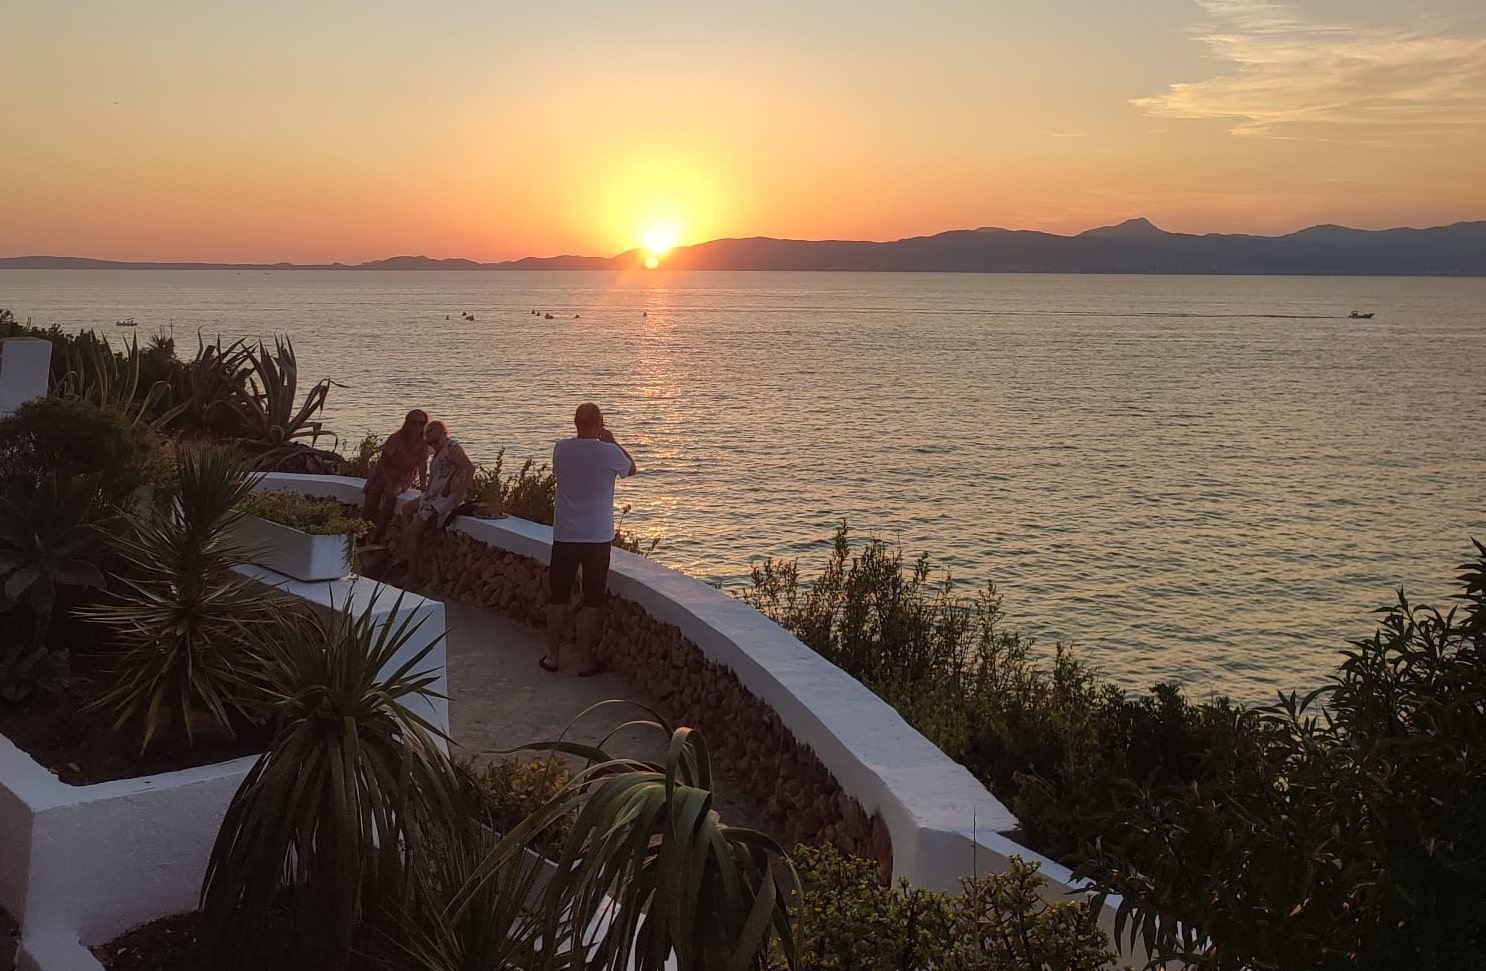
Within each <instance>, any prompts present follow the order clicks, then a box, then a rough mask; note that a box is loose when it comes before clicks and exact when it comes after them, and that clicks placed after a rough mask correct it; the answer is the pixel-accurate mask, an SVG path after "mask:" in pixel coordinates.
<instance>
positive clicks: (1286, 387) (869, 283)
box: [0, 271, 1486, 700]
mask: <svg viewBox="0 0 1486 971" xmlns="http://www.w3.org/2000/svg"><path fill="white" fill-rule="evenodd" d="M0 307H9V308H11V309H12V310H14V311H15V313H16V315H17V316H18V317H20V318H22V319H25V318H31V319H32V320H33V321H34V322H36V323H38V324H52V323H56V324H60V325H62V326H63V327H64V328H68V329H78V328H82V327H86V326H94V327H98V328H99V329H100V330H101V331H102V332H104V333H106V334H109V335H110V336H112V335H113V334H114V333H115V329H114V327H113V322H114V320H116V319H118V318H122V317H134V318H136V319H137V320H138V321H139V328H138V333H139V334H140V335H141V336H148V335H149V334H152V333H154V332H155V331H157V330H158V329H162V328H163V329H167V330H168V329H170V328H171V327H172V326H173V328H174V334H175V337H176V339H177V344H178V346H179V348H180V350H181V352H182V353H183V355H189V354H190V353H191V352H192V351H193V350H194V342H195V333H196V331H197V330H198V329H200V330H201V331H202V332H203V333H204V334H205V335H206V336H207V337H208V338H211V337H214V336H216V335H218V334H220V335H222V336H223V337H226V338H229V339H230V338H237V337H242V336H253V337H257V336H262V337H269V336H271V335H273V334H275V333H288V334H290V335H291V336H292V337H293V339H294V343H295V347H296V349H297V351H298V353H299V358H300V365H301V373H302V374H303V375H304V376H305V377H306V378H309V379H315V378H319V377H329V378H332V379H333V380H335V381H336V382H337V383H338V384H339V385H341V387H337V388H335V389H334V390H333V391H332V393H331V396H330V400H329V406H328V408H327V410H326V419H327V425H328V426H329V427H331V428H334V429H335V430H336V431H337V432H339V434H340V436H341V438H342V441H343V442H345V443H348V444H354V442H355V441H356V440H357V439H359V438H360V437H361V436H362V435H363V434H365V433H366V432H368V431H374V432H377V433H378V434H386V433H388V432H390V431H392V430H393V429H394V428H396V427H397V425H398V423H399V421H400V419H401V416H402V414H403V412H404V411H406V410H407V409H408V408H410V407H413V406H419V407H425V408H428V409H429V410H431V411H432V412H433V413H434V414H435V415H436V416H440V417H444V418H446V419H447V420H448V421H449V422H450V425H451V428H452V430H453V432H454V435H455V437H456V438H458V439H460V440H461V441H462V442H464V444H465V445H466V447H467V448H468V450H469V452H470V454H471V455H472V456H473V457H474V459H475V460H476V461H490V460H492V459H494V457H495V454H496V452H497V450H498V449H501V448H505V449H506V456H507V462H508V463H510V462H511V461H512V460H516V462H517V463H518V464H519V461H520V460H521V459H523V458H526V457H529V456H533V457H537V458H539V459H543V460H545V459H546V458H548V457H549V456H550V454H551V446H552V442H553V440H554V439H556V438H558V437H560V436H563V435H567V434H571V416H572V412H573V409H574V407H575V406H576V405H577V404H578V403H579V402H581V401H584V400H588V399H592V400H594V401H597V402H599V403H600V404H601V405H602V406H603V407H604V409H605V412H606V414H607V416H608V420H609V424H610V426H611V427H612V428H613V429H614V430H615V432H616V434H617V435H618V437H619V438H620V440H621V441H623V442H624V443H625V444H626V445H628V446H629V448H630V450H631V451H632V452H633V453H634V455H635V457H636V459H637V460H638V461H639V464H640V466H641V468H642V469H643V470H644V473H645V474H644V475H642V476H641V477H639V478H637V479H635V480H633V481H630V482H625V483H622V484H621V486H620V489H619V492H620V502H621V503H629V504H631V505H632V507H633V509H632V511H631V512H630V513H629V515H628V517H627V518H626V520H625V526H626V528H633V529H635V530H636V531H638V532H639V533H640V534H642V535H644V536H658V537H659V538H660V545H659V547H658V548H657V550H656V553H655V556H656V558H657V559H659V560H661V561H662V562H665V563H667V564H669V565H671V566H675V567H677V568H679V569H682V570H685V571H686V572H688V573H690V574H692V575H694V576H697V577H700V578H702V579H705V580H709V581H713V582H716V583H719V584H722V585H724V586H725V587H728V588H732V589H737V588H738V587H740V586H741V585H742V584H743V583H744V582H745V581H746V578H747V575H748V570H749V565H750V563H751V562H753V561H755V560H757V559H760V558H762V557H767V556H774V557H786V558H793V557H798V558H799V559H800V561H801V566H802V570H803V571H804V572H807V573H810V572H812V571H813V570H814V568H815V567H817V566H818V565H819V564H820V563H821V562H823V560H824V556H825V551H826V550H827V549H828V543H829V539H830V536H831V533H832V530H833V528H834V525H835V524H836V523H837V522H839V521H841V520H843V519H845V520H848V521H849V522H850V524H851V526H852V528H853V530H854V531H856V532H858V533H861V534H874V535H878V536H882V537H884V538H886V539H890V540H892V541H894V542H897V543H900V544H901V545H902V547H903V549H904V550H905V551H906V552H908V553H909V554H917V553H918V552H921V551H922V552H927V553H928V554H929V555H930V556H931V557H932V558H933V560H934V562H935V563H936V564H938V565H939V566H941V567H944V568H947V569H949V570H950V571H951V572H952V573H953V575H954V576H955V578H956V579H957V580H959V581H964V582H965V586H964V587H963V588H962V589H964V590H965V591H966V592H970V591H971V590H973V588H974V587H975V586H977V585H979V584H980V583H983V582H984V581H986V580H994V581H995V582H996V583H997V585H998V586H999V587H1000V589H1001V591H1002V592H1003V593H1004V594H1005V596H1006V607H1007V611H1008V614H1009V616H1010V619H1011V622H1012V623H1013V624H1014V625H1015V626H1017V627H1019V628H1020V629H1022V630H1024V631H1028V632H1031V633H1034V634H1036V635H1037V636H1038V638H1039V641H1040V642H1041V643H1042V644H1043V645H1044V646H1047V647H1051V645H1052V644H1053V643H1054V642H1058V641H1061V642H1068V643H1072V644H1073V645H1074V646H1075V648H1077V649H1079V650H1080V651H1081V652H1082V653H1083V654H1084V655H1085V656H1086V657H1088V658H1090V659H1092V660H1093V661H1095V662H1096V663H1097V664H1098V665H1099V666H1100V667H1102V668H1103V669H1104V671H1105V672H1106V673H1107V674H1109V675H1110V676H1111V677H1112V678H1113V679H1115V680H1116V681H1118V682H1120V683H1123V684H1125V685H1127V686H1129V687H1131V688H1144V687H1146V686H1148V685H1149V684H1150V683H1151V682H1153V681H1156V680H1158V679H1174V680H1177V681H1180V682H1183V683H1185V684H1187V685H1188V686H1189V687H1190V688H1191V689H1192V690H1193V691H1194V692H1196V693H1197V694H1198V695H1199V696H1203V695H1206V694H1207V693H1208V692H1225V693H1230V694H1232V695H1234V696H1235V697H1238V698H1242V699H1245V700H1267V699H1270V698H1272V697H1273V694H1274V691H1275V690H1276V689H1282V690H1289V689H1292V688H1299V689H1304V688H1307V687H1310V686H1314V685H1315V684H1316V683H1317V681H1318V679H1319V678H1320V677H1321V676H1322V675H1323V674H1324V673H1325V672H1328V671H1330V670H1331V669H1333V667H1334V665H1335V663H1336V660H1337V656H1336V652H1337V651H1338V650H1339V649H1341V648H1343V647H1345V646H1346V644H1347V641H1348V640H1350V639H1352V638H1356V637H1362V636H1366V635H1367V634H1369V633H1370V632H1371V631H1372V629H1373V626H1374V618H1373V617H1372V616H1371V615H1370V611H1371V610H1372V609H1374V608H1377V607H1380V606H1385V605H1387V604H1388V603H1390V602H1391V601H1392V598H1393V596H1394V593H1393V591H1394V589H1395V588H1397V587H1398V586H1399V585H1403V586H1405V587H1406V589H1407V590H1408V591H1409V592H1410V594H1411V596H1414V597H1416V598H1420V599H1426V600H1442V599H1443V597H1444V595H1446V594H1448V593H1450V592H1452V589H1453V588H1452V579H1451V578H1452V577H1453V576H1454V573H1455V567H1456V565H1457V564H1459V563H1460V562H1462V561H1463V560H1464V559H1466V558H1467V555H1468V554H1469V553H1470V552H1471V551H1472V548H1471V546H1470V543H1469V538H1470V537H1471V536H1475V537H1477V538H1480V539H1482V540H1486V485H1483V483H1486V280H1482V279H1463V280H1462V279H1439V280H1435V279H1394V278H1389V279H1379V278H1361V279H1339V278H1275V277H1149V276H1141V277H1134V276H1042V275H1025V276H1023V275H990V274H988V275H979V274H851V273H842V274H814V273H778V274H775V273H690V274H679V273H678V274H667V273H664V272H655V273H649V274H638V275H632V274H619V273H599V272H595V273H584V272H488V273H486V272H463V273H430V272H401V273H398V272H387V273H373V272H308V271H292V272H272V273H262V272H240V273H239V272H232V271H160V272H155V271H46V272H30V271H0ZM1352 308H1360V309H1364V310H1371V311H1374V312H1376V316H1375V317H1374V318H1373V319H1371V320H1349V319H1347V318H1346V314H1347V312H1348V311H1349V310H1350V309H1352ZM533 310H537V311H540V312H541V314H542V315H533V313H532V311H533ZM463 313H470V314H473V315H474V316H475V320H474V321H467V320H464V319H462V318H461V314H463ZM547 313H551V314H552V315H553V319H551V320H548V319H546V317H545V316H544V315H545V314H547ZM508 467H510V466H509V464H508Z"/></svg>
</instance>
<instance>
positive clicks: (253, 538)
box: [235, 516, 355, 582]
mask: <svg viewBox="0 0 1486 971" xmlns="http://www.w3.org/2000/svg"><path fill="white" fill-rule="evenodd" d="M235 539H236V540H237V542H238V543H241V544H242V545H243V546H246V547H248V548H249V550H250V551H251V553H252V555H251V557H250V559H249V561H250V562H252V563H256V564H258V565H259V566H265V567H268V568H269V569H270V570H273V571H274V572H275V573H282V574H284V575H285V576H287V577H293V578H294V579H296V580H304V581H306V582H309V581H313V580H339V579H340V578H341V577H344V576H346V575H348V574H349V573H350V572H351V548H352V544H353V543H354V542H355V538H354V537H352V536H349V535H346V534H341V535H338V536H315V535H312V534H310V533H303V532H300V531H299V530H297V529H294V528H293V527H290V526H285V525H283V524H282V523H275V522H270V521H269V520H267V519H262V518H260V517H258V516H244V517H243V519H242V522H240V523H239V524H238V526H237V530H236V536H235Z"/></svg>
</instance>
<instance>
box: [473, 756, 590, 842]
mask: <svg viewBox="0 0 1486 971" xmlns="http://www.w3.org/2000/svg"><path fill="white" fill-rule="evenodd" d="M461 769H462V770H463V771H464V772H465V773H466V774H467V777H468V779H469V783H470V785H471V787H472V788H473V789H474V792H475V794H476V802H477V805H478V807H479V814H480V817H481V819H482V821H483V822H485V823H486V824H488V825H489V826H491V827H492V828H493V829H495V831H496V832H498V833H508V832H510V831H511V830H512V829H514V828H516V826H518V825H519V824H520V823H521V821H522V820H524V819H526V818H527V817H528V816H530V815H531V814H532V813H534V812H536V811H537V810H538V809H540V808H541V807H542V806H543V805H544V804H545V803H547V802H548V801H549V800H550V799H552V797H553V796H556V795H557V794H558V793H559V792H561V791H562V790H563V788H564V787H565V786H567V785H568V784H569V783H570V782H572V780H573V773H572V771H571V770H569V769H568V767H567V765H566V763H564V762H563V760H562V759H559V758H555V757H550V758H541V759H530V758H521V757H519V756H509V757H507V758H504V759H501V760H500V761H499V762H491V763H488V764H487V765H485V766H484V767H483V768H479V769H476V768H474V767H473V766H470V765H462V766H461ZM567 830H568V827H567V826H565V825H558V826H555V827H554V828H552V829H550V830H546V831H544V832H543V833H542V834H541V835H540V838H539V841H538V843H537V844H536V845H537V846H538V848H540V849H542V850H544V851H556V850H557V849H558V848H559V847H561V846H562V841H563V840H564V839H565V838H566V837H567Z"/></svg>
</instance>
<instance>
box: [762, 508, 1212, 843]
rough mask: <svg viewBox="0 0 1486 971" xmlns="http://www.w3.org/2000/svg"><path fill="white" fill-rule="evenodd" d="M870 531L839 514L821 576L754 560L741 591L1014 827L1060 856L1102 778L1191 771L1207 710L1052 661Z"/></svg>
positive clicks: (992, 598) (983, 596)
mask: <svg viewBox="0 0 1486 971" xmlns="http://www.w3.org/2000/svg"><path fill="white" fill-rule="evenodd" d="M930 574H931V570H930V566H929V563H928V561H927V559H926V558H924V557H919V558H918V559H917V560H915V561H914V562H913V563H912V564H908V563H905V562H904V559H903V555H902V553H901V551H894V550H890V549H889V548H888V547H887V545H886V544H885V543H883V542H881V541H880V540H870V541H868V542H866V543H865V544H861V545H860V546H859V547H858V548H854V547H853V545H852V543H851V541H850V537H849V534H848V531H847V528H846V527H845V526H844V525H843V526H842V527H840V528H839V529H838V530H837V532H836V536H835V542H834V544H833V547H832V554H831V557H830V559H829V561H828V562H827V563H826V565H825V567H824V569H823V570H822V571H821V573H820V575H819V576H818V577H817V578H816V579H815V580H813V581H811V582H808V583H807V582H805V581H802V580H801V578H800V575H799V569H798V565H797V564H796V563H794V562H780V561H775V560H767V561H765V562H764V563H762V564H760V565H758V566H755V567H754V569H753V572H752V577H753V585H752V588H751V589H749V590H748V591H746V592H745V593H744V594H743V599H745V600H746V601H748V602H749V603H750V604H752V605H753V606H754V607H756V608H757V609H759V610H760V611H762V612H763V613H764V614H766V615H767V616H769V617H771V618H772V619H774V620H775V621H777V622H778V623H779V624H781V625H782V626H784V627H785V628H786V629H788V630H790V631H791V632H793V633H794V634H795V635H796V636H797V637H799V638H800V639H801V640H802V641H803V642H804V643H805V644H807V645H808V646H810V647H811V648H813V649H814V650H816V651H818V652H819V653H820V654H822V655H823V656H825V657H826V658H827V659H829V660H830V661H831V662H832V663H834V664H836V665H837V666H839V667H841V668H842V669H843V670H844V671H846V673H848V674H850V675H851V676H852V677H855V678H857V679H858V680H859V681H861V682H862V683H863V684H865V685H866V686H867V687H868V688H870V689H872V691H873V692H875V693H876V694H877V695H878V696H879V697H881V698H882V699H883V700H884V701H886V702H887V703H888V704H890V705H892V706H893V707H894V708H896V709H897V710H898V711H899V712H901V713H902V714H903V716H904V717H905V718H906V719H907V720H908V721H909V722H910V723H911V724H912V725H913V726H914V727H915V728H917V729H918V730H919V731H921V732H923V733H924V735H925V736H927V737H928V738H929V739H930V740H931V741H933V742H934V743H935V744H936V745H938V746H939V748H940V749H942V750H943V751H944V752H945V753H946V754H947V755H948V756H949V757H950V758H953V759H955V760H956V761H958V762H960V763H961V764H963V765H965V766H966V767H967V768H969V769H970V770H971V772H973V773H974V774H975V776H976V778H978V779H980V780H981V781H982V782H983V783H985V784H986V786H987V787H988V788H990V789H991V791H992V792H994V793H995V794H996V795H997V796H999V797H1000V798H1001V799H1002V800H1004V801H1005V802H1007V803H1008V804H1010V805H1013V806H1014V807H1015V809H1016V810H1017V812H1018V817H1019V819H1020V820H1021V823H1022V825H1023V838H1025V839H1026V840H1027V841H1028V843H1029V844H1030V845H1031V846H1033V847H1035V848H1036V849H1038V850H1039V851H1041V852H1044V853H1048V854H1049V855H1053V856H1056V857H1060V858H1070V859H1071V855H1072V854H1073V853H1074V852H1075V851H1076V850H1077V848H1078V846H1079V844H1080V843H1081V841H1082V839H1083V837H1084V836H1085V834H1086V832H1087V826H1088V813H1089V812H1090V811H1091V810H1094V809H1107V808H1109V803H1108V802H1107V796H1106V794H1107V793H1108V792H1109V791H1110V789H1111V788H1112V786H1111V785H1106V784H1104V782H1103V780H1105V779H1111V780H1114V779H1125V778H1128V777H1130V776H1131V775H1132V774H1138V775H1139V777H1140V778H1145V777H1146V776H1147V775H1148V774H1149V773H1151V772H1155V773H1157V774H1158V775H1159V777H1160V778H1162V779H1163V780H1178V779H1186V778H1189V777H1190V774H1191V773H1192V772H1195V771H1196V769H1197V766H1198V765H1199V764H1200V759H1201V753H1202V751H1203V749H1204V747H1205V745H1206V742H1205V737H1206V736H1205V734H1204V732H1205V728H1204V726H1205V724H1206V721H1205V719H1206V718H1207V716H1206V714H1205V713H1204V711H1205V710H1199V709H1197V708H1194V707H1193V706H1191V705H1189V704H1188V703H1187V702H1186V701H1185V699H1183V698H1182V696H1181V693H1180V691H1179V690H1178V689H1176V688H1175V687H1173V686H1169V685H1158V686H1157V688H1156V689H1155V692H1154V694H1153V695H1152V696H1151V697H1149V698H1144V699H1135V700H1132V699H1128V698H1126V697H1125V695H1124V694H1123V693H1122V692H1120V691H1119V690H1117V689H1115V688H1114V687H1112V686H1110V685H1108V684H1105V683H1104V682H1102V681H1101V680H1100V679H1099V678H1098V676H1097V675H1096V673H1095V672H1094V671H1093V670H1092V669H1091V668H1089V667H1088V666H1087V665H1086V664H1084V663H1082V662H1081V661H1079V660H1078V659H1077V658H1075V657H1074V656H1073V655H1072V654H1071V653H1070V652H1069V651H1067V650H1065V649H1063V648H1058V649H1057V650H1056V651H1055V652H1054V654H1053V656H1052V658H1051V659H1050V663H1042V662H1039V661H1038V660H1037V659H1036V658H1035V657H1034V656H1033V654H1032V649H1033V642H1032V641H1031V639H1029V638H1025V637H1022V636H1021V635H1020V634H1018V633H1017V632H1015V631H1011V630H1007V629H1006V628H1005V625H1004V623H1003V621H1002V608H1001V597H1000V596H999V595H998V594H997V592H996V588H995V586H994V585H988V586H987V587H986V588H985V589H983V590H981V591H979V592H978V593H977V594H976V595H975V596H974V597H962V596H959V595H958V594H957V592H956V589H955V586H954V584H953V583H952V581H951V580H950V579H949V578H947V577H946V578H943V579H941V580H938V581H937V582H936V581H932V580H931V578H930Z"/></svg>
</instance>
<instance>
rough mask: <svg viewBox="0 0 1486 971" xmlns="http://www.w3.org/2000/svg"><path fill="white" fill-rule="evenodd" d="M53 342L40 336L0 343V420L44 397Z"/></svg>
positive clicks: (50, 366)
mask: <svg viewBox="0 0 1486 971" xmlns="http://www.w3.org/2000/svg"><path fill="white" fill-rule="evenodd" d="M51 369H52V342H51V341H49V340H43V339H41V338H40V337H7V338H5V339H4V340H0V418H4V417H5V416H6V415H8V414H10V413H11V412H13V411H15V410H16V409H17V408H19V407H20V406H21V405H23V404H25V403H26V402H28V401H30V400H31V399H33V398H44V397H46V386H47V380H48V378H49V377H50V375H51Z"/></svg>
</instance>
